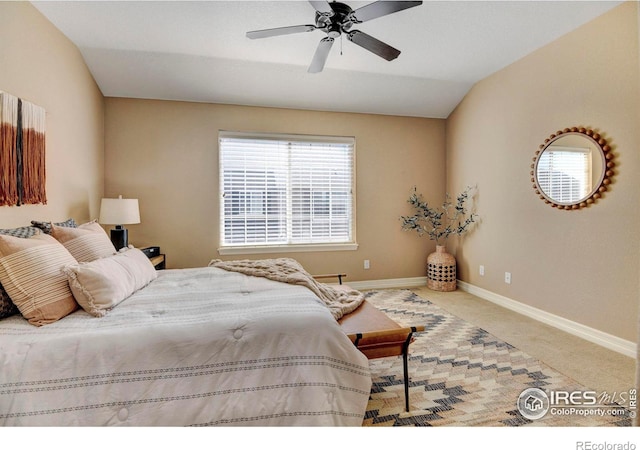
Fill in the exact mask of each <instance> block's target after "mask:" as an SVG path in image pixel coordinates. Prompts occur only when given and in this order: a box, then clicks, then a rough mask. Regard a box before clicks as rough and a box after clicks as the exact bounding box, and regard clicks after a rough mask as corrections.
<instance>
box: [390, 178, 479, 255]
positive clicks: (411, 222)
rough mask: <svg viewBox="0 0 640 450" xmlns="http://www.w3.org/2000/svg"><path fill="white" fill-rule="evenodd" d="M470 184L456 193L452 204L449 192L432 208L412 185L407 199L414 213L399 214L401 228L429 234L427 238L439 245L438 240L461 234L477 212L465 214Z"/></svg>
mask: <svg viewBox="0 0 640 450" xmlns="http://www.w3.org/2000/svg"><path fill="white" fill-rule="evenodd" d="M474 189H475V188H472V187H470V186H467V188H466V189H465V190H464V191H463V192H462V193H461V194H460V195H458V197H457V199H456V203H455V204H453V202H452V201H451V197H450V196H449V194H446V196H445V200H444V203H443V204H442V206H441V207H440V208H432V207H431V206H429V205H428V204H427V202H425V201H423V200H422V194H418V193H417V192H416V187H415V186H414V187H413V193H412V194H411V196H410V197H409V200H407V202H408V203H410V204H411V206H413V208H414V209H415V210H416V213H415V214H414V215H413V216H401V217H400V219H401V220H402V229H403V230H405V231H411V230H414V231H416V232H417V233H418V236H424V235H425V234H426V235H428V236H429V239H431V240H433V241H436V244H437V245H440V241H441V240H443V241H446V240H447V238H448V237H449V236H451V235H452V234H454V235H458V236H460V235H462V234H464V233H466V232H467V231H468V230H469V228H470V226H471V224H473V223H474V222H475V221H476V219H477V218H478V215H477V214H474V213H471V214H469V215H467V213H468V212H467V209H466V208H465V203H466V201H467V200H468V199H469V194H470V193H471V191H472V190H474Z"/></svg>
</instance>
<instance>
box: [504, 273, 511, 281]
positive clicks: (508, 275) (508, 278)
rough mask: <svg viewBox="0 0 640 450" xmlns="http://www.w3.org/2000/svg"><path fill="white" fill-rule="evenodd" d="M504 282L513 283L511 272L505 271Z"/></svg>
mask: <svg viewBox="0 0 640 450" xmlns="http://www.w3.org/2000/svg"><path fill="white" fill-rule="evenodd" d="M504 282H505V283H507V284H511V272H505V273H504Z"/></svg>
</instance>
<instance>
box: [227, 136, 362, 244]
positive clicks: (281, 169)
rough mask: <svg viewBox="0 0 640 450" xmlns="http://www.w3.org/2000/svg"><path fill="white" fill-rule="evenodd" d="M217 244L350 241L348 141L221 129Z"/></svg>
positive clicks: (350, 141)
mask: <svg viewBox="0 0 640 450" xmlns="http://www.w3.org/2000/svg"><path fill="white" fill-rule="evenodd" d="M219 154H220V157H219V158H220V192H221V196H222V198H221V201H220V219H221V224H220V230H221V239H220V242H221V247H243V246H288V245H306V244H339V243H353V242H354V231H353V229H354V217H353V215H354V214H353V211H354V202H353V184H354V183H353V178H354V176H353V174H354V139H353V138H335V137H306V136H278V135H275V136H274V135H261V134H255V135H251V134H245V133H231V132H221V133H220V137H219Z"/></svg>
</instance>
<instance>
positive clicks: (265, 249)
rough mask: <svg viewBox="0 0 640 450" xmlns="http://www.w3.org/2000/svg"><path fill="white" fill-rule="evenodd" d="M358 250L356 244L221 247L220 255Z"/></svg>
mask: <svg viewBox="0 0 640 450" xmlns="http://www.w3.org/2000/svg"><path fill="white" fill-rule="evenodd" d="M350 250H358V244H355V243H349V244H307V245H258V246H243V247H221V248H219V249H218V254H220V255H252V254H258V253H301V252H339V251H350Z"/></svg>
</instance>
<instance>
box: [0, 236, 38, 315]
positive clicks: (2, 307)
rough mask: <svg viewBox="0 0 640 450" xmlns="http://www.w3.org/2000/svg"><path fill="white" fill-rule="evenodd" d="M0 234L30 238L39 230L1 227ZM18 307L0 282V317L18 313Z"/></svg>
mask: <svg viewBox="0 0 640 450" xmlns="http://www.w3.org/2000/svg"><path fill="white" fill-rule="evenodd" d="M0 234H6V235H8V236H15V237H20V238H30V237H31V236H33V235H36V234H40V230H39V229H38V228H36V227H18V228H1V229H0ZM18 313H20V311H18V308H16V305H14V304H13V302H12V301H11V298H10V297H9V294H7V291H5V290H4V288H3V287H2V284H0V319H4V318H5V317H9V316H13V315H14V314H18Z"/></svg>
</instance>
